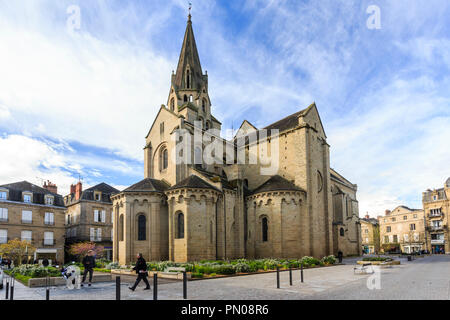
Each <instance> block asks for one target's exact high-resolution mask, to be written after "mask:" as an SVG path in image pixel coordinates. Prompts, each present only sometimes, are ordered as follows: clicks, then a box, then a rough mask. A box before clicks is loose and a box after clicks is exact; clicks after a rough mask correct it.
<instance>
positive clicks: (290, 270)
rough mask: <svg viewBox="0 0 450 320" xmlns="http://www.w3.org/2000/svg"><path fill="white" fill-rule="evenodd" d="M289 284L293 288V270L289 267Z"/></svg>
mask: <svg viewBox="0 0 450 320" xmlns="http://www.w3.org/2000/svg"><path fill="white" fill-rule="evenodd" d="M289 284H290V285H291V286H292V268H291V267H289Z"/></svg>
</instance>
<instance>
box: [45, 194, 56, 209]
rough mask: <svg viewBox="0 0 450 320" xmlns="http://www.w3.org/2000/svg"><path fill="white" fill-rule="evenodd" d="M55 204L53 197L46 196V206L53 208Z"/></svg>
mask: <svg viewBox="0 0 450 320" xmlns="http://www.w3.org/2000/svg"><path fill="white" fill-rule="evenodd" d="M54 202H55V198H54V197H53V196H50V195H46V196H45V204H46V205H49V206H52V205H53V203H54Z"/></svg>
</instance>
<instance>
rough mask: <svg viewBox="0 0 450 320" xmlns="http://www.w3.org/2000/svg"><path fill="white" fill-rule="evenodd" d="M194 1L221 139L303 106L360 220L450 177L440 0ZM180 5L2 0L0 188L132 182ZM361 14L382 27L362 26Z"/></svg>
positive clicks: (167, 65) (449, 88)
mask: <svg viewBox="0 0 450 320" xmlns="http://www.w3.org/2000/svg"><path fill="white" fill-rule="evenodd" d="M190 2H192V4H193V10H192V15H193V26H194V31H195V36H196V40H197V46H198V49H199V53H200V59H201V63H202V67H203V70H208V75H209V86H210V87H209V93H210V97H211V100H212V103H213V113H214V115H215V116H216V117H217V118H218V119H220V120H221V121H222V122H223V127H224V128H231V127H234V128H237V127H238V126H239V125H240V123H241V122H242V121H243V120H244V119H247V120H249V121H250V122H252V123H253V124H254V125H256V126H259V127H263V126H265V125H267V124H269V123H272V122H274V121H276V120H278V119H280V118H282V117H284V116H287V115H289V114H291V113H294V112H296V111H298V110H300V109H303V108H305V107H307V106H308V105H309V104H310V103H312V102H313V101H315V102H316V104H317V106H318V108H319V112H320V114H321V117H322V121H323V123H324V126H325V130H326V133H327V136H328V142H329V144H330V145H331V166H332V167H333V168H335V169H336V170H337V171H339V172H340V173H341V174H343V175H344V176H345V177H347V178H348V179H349V180H350V181H352V182H353V183H356V184H358V188H359V190H358V199H359V201H360V215H363V214H364V213H365V212H367V211H368V212H369V213H370V214H371V215H373V216H376V215H377V214H381V213H382V212H383V211H384V210H385V209H393V208H394V207H395V206H397V205H400V204H403V205H408V206H411V207H415V208H420V207H421V193H422V192H423V191H424V190H426V189H427V188H438V187H441V186H442V185H443V183H444V181H445V180H446V179H447V177H449V176H450V166H449V162H450V161H449V160H450V147H449V142H450V125H449V124H450V77H449V75H450V72H449V71H450V70H449V69H450V24H449V23H448V17H449V16H450V3H449V2H448V1H447V0H427V1H423V0H416V1H408V0H398V1H378V0H371V1H351V0H345V1H344V0H342V1H336V0H334V1H331V0H329V1H258V0H252V1H211V0H205V1H196V0H191V1H190ZM187 3H188V2H187V1H181V0H180V1H178V0H174V1H170V0H165V1H157V0H154V1H127V2H124V1H111V0H109V1H95V0H89V1H88V0H78V1H77V0H70V1H45V0H36V1H30V0H24V1H9V0H0V46H1V47H0V152H1V153H2V157H0V167H1V168H2V170H1V171H0V181H1V182H2V183H8V182H13V181H18V180H25V179H26V180H29V181H31V182H34V183H39V178H43V179H50V180H52V181H53V182H55V183H57V184H58V186H59V187H60V191H61V193H63V194H64V193H66V192H67V191H68V188H69V185H70V184H71V183H74V182H76V180H77V178H78V174H80V175H81V176H82V177H83V182H84V184H85V185H86V186H90V185H93V184H96V183H98V182H103V181H104V182H107V183H110V184H112V185H114V186H117V187H118V188H119V189H120V188H123V187H125V186H128V185H130V184H132V183H134V182H136V181H138V180H140V179H141V178H142V177H143V151H142V148H143V146H144V137H145V135H146V134H147V131H148V129H149V128H150V125H151V124H152V122H153V119H154V117H155V115H156V112H157V111H158V109H159V106H160V105H161V104H165V103H166V100H167V95H168V91H169V84H170V75H171V72H172V70H173V69H175V68H176V65H177V59H178V55H179V52H180V48H181V43H182V38H183V35H184V31H185V26H186V16H187ZM71 5H77V6H79V7H80V13H81V28H80V30H76V31H75V33H74V34H70V33H68V31H67V28H66V22H67V19H68V17H69V16H70V14H68V13H67V8H68V7H69V6H71ZM369 5H377V6H378V7H379V8H380V12H381V29H375V30H370V29H368V28H367V26H366V21H367V19H368V18H369V14H367V13H366V10H367V8H368V6H369Z"/></svg>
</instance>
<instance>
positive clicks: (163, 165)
mask: <svg viewBox="0 0 450 320" xmlns="http://www.w3.org/2000/svg"><path fill="white" fill-rule="evenodd" d="M168 166H169V152H168V151H167V148H163V149H161V154H160V171H162V170H165V169H167V167H168Z"/></svg>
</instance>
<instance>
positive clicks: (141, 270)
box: [128, 253, 150, 291]
mask: <svg viewBox="0 0 450 320" xmlns="http://www.w3.org/2000/svg"><path fill="white" fill-rule="evenodd" d="M133 270H135V271H136V273H137V275H138V276H137V279H136V282H135V283H134V286H132V287H128V289H130V290H131V291H134V290H135V289H136V287H137V286H138V284H139V282H141V280H144V283H145V284H146V285H147V287H145V289H144V290H150V283H148V280H147V277H148V272H147V262H146V261H145V259H144V258H143V257H142V253H139V254H138V255H137V261H136V265H135V266H134V268H133Z"/></svg>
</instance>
